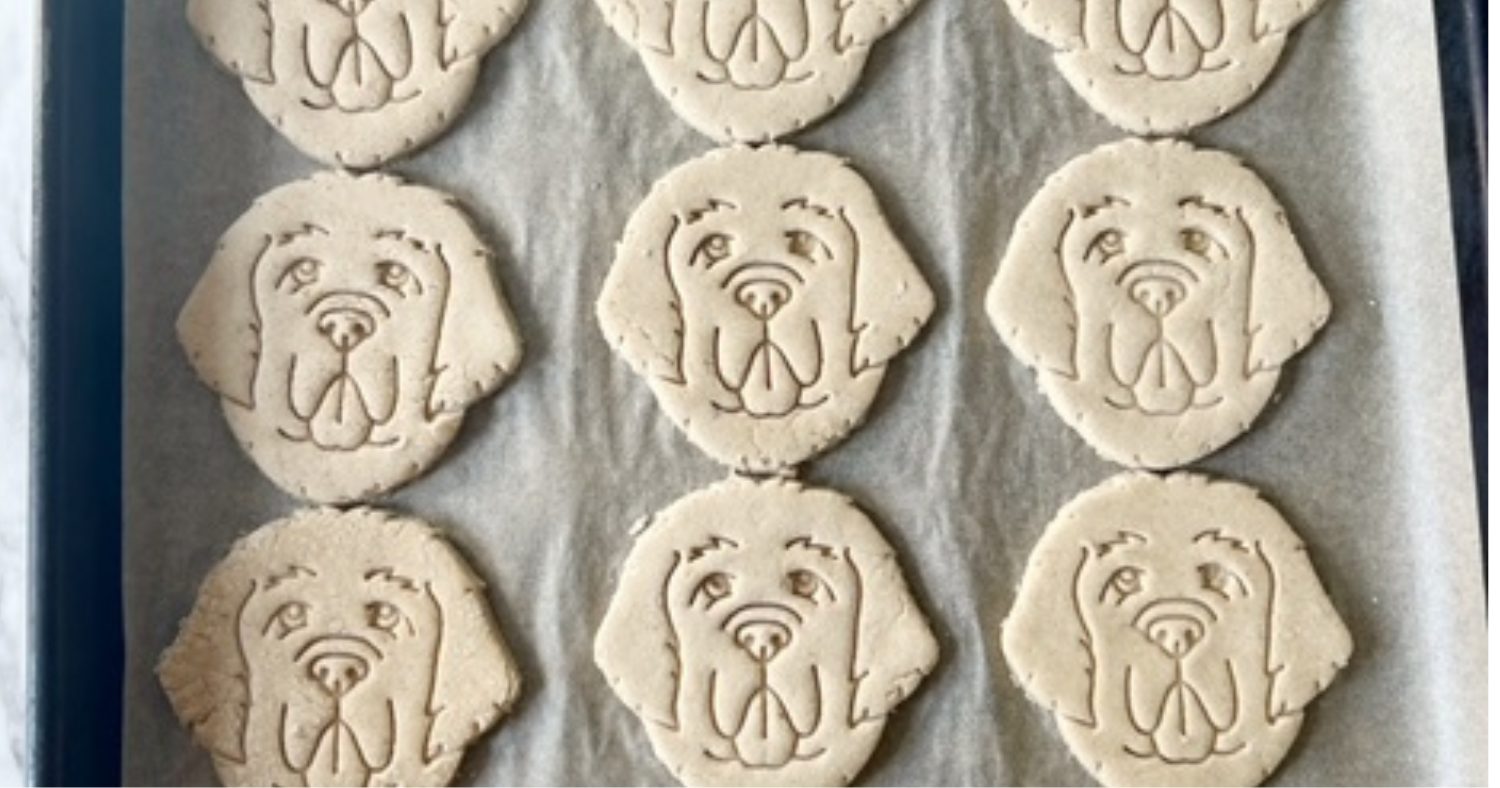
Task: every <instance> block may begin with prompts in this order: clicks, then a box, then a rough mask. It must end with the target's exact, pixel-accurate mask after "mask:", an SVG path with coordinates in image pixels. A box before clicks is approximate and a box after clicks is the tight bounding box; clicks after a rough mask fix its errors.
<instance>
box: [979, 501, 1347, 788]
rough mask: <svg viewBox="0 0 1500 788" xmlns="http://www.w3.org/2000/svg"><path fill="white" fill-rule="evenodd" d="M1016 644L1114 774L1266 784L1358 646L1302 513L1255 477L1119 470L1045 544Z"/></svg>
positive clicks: (1036, 687)
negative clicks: (1265, 495)
mask: <svg viewBox="0 0 1500 788" xmlns="http://www.w3.org/2000/svg"><path fill="white" fill-rule="evenodd" d="M1001 641H1002V643H1001V645H1002V647H1003V649H1004V652H1005V658H1006V661H1007V662H1008V663H1009V664H1010V668H1011V671H1012V673H1013V674H1014V675H1015V677H1016V679H1017V680H1018V681H1019V682H1020V684H1021V686H1022V687H1023V688H1024V689H1025V691H1026V694H1027V695H1028V696H1030V697H1031V699H1032V700H1033V701H1035V702H1037V703H1038V704H1040V705H1042V706H1044V707H1046V708H1047V709H1049V710H1050V711H1052V712H1053V714H1054V715H1055V717H1056V720H1057V724H1058V726H1059V728H1061V730H1062V734H1063V738H1064V739H1065V740H1066V741H1067V743H1068V746H1069V747H1070V748H1072V750H1073V753H1074V755H1076V756H1077V757H1078V759H1079V760H1080V761H1081V762H1082V763H1083V764H1084V766H1085V767H1087V768H1088V770H1089V771H1090V772H1091V773H1093V774H1094V776H1095V777H1097V778H1098V779H1099V780H1100V781H1101V782H1103V783H1104V784H1106V785H1255V784H1258V783H1259V782H1260V781H1261V780H1263V779H1265V778H1266V777H1267V776H1268V775H1269V774H1270V773H1271V772H1272V771H1273V770H1274V769H1275V768H1276V766H1277V764H1279V763H1280V762H1281V760H1282V758H1283V757H1285V755H1286V753H1287V751H1288V749H1290V748H1291V746H1292V742H1293V740H1294V739H1295V738H1296V735H1297V731H1298V729H1299V728H1300V727H1301V725H1302V718H1303V713H1304V709H1305V708H1306V707H1307V705H1308V704H1309V703H1311V702H1312V701H1313V699H1314V698H1316V697H1317V696H1318V695H1319V694H1320V693H1321V692H1322V691H1323V690H1324V689H1325V688H1326V687H1327V686H1328V685H1329V683H1330V682H1331V681H1333V678H1334V676H1335V675H1336V674H1337V673H1338V672H1339V670H1341V669H1342V668H1343V667H1344V666H1345V665H1346V664H1348V661H1349V657H1350V654H1351V653H1352V651H1353V645H1352V642H1351V639H1350V635H1349V630H1348V629H1347V628H1346V627H1345V626H1344V622H1343V621H1342V620H1341V619H1340V618H1339V615H1338V612H1337V611H1336V610H1334V608H1333V605H1332V603H1331V602H1330V601H1329V599H1328V595H1327V594H1326V593H1325V592H1324V591H1323V587H1322V585H1321V584H1320V583H1319V582H1318V577H1317V575H1316V573H1315V572H1314V571H1313V566H1312V563H1311V562H1310V561H1309V560H1308V556H1307V550H1306V548H1305V547H1304V545H1303V544H1302V542H1301V540H1299V539H1298V538H1297V535H1296V534H1294V533H1293V532H1292V530H1291V528H1290V527H1288V526H1287V524H1286V522H1285V521H1284V520H1283V519H1282V518H1281V516H1280V515H1279V514H1278V513H1277V512H1276V510H1275V509H1273V508H1271V506H1270V505H1269V504H1267V503H1266V502H1265V501H1262V500H1261V499H1260V497H1259V495H1258V494H1257V493H1256V492H1255V491H1254V490H1252V489H1250V488H1248V487H1245V486H1243V485H1240V484H1235V483H1233V482H1226V481H1211V480H1209V479H1207V478H1205V477H1203V476H1196V475H1191V474H1176V475H1173V476H1169V477H1166V478H1161V477H1157V476H1154V475H1151V474H1147V473H1139V472H1137V473H1127V474H1121V475H1119V476H1116V477H1115V478H1113V479H1110V480H1109V481H1107V482H1105V483H1104V484H1102V485H1100V486H1099V487H1097V488H1095V489H1093V490H1090V491H1088V492H1086V493H1083V494H1082V495H1079V496H1078V497H1077V498H1076V499H1075V500H1074V501H1073V502H1071V503H1069V504H1068V505H1067V506H1065V507H1063V509H1062V511H1061V512H1059V513H1058V515H1057V518H1056V519H1055V520H1053V522H1052V523H1051V524H1050V525H1048V526H1047V530H1046V531H1045V532H1044V533H1043V535H1042V538H1041V540H1040V541H1039V542H1038V543H1037V546H1036V549H1035V551H1033V553H1032V556H1031V559H1030V560H1029V561H1028V562H1027V564H1026V571H1025V574H1024V576H1023V578H1022V580H1021V588H1020V591H1019V592H1018V593H1017V597H1016V602H1015V607H1014V608H1013V609H1012V610H1011V613H1010V616H1009V618H1007V619H1006V621H1005V624H1004V626H1003V636H1002V638H1001Z"/></svg>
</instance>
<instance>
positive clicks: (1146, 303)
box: [1129, 276, 1187, 317]
mask: <svg viewBox="0 0 1500 788" xmlns="http://www.w3.org/2000/svg"><path fill="white" fill-rule="evenodd" d="M1129 292H1130V300H1132V301H1134V302H1136V303H1137V304H1139V305H1140V307H1141V308H1142V309H1144V310H1146V311H1147V312H1150V313H1151V314H1153V315H1155V316H1157V317H1166V316H1167V315H1168V314H1169V313H1170V312H1171V311H1172V310H1173V309H1176V308H1177V305H1178V304H1180V303H1182V299H1183V298H1185V297H1187V287H1186V286H1184V285H1183V284H1182V283H1181V282H1179V281H1177V280H1176V279H1172V278H1170V277H1166V276H1144V277H1141V278H1140V279H1137V280H1136V281H1134V282H1132V283H1131V285H1130V291H1129Z"/></svg>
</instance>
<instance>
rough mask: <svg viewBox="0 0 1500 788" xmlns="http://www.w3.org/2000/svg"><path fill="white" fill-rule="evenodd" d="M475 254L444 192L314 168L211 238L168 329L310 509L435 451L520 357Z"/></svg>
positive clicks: (255, 450) (471, 236)
mask: <svg viewBox="0 0 1500 788" xmlns="http://www.w3.org/2000/svg"><path fill="white" fill-rule="evenodd" d="M492 264H493V254H492V253H491V252H490V249H489V247H488V245H487V244H486V243H485V242H484V241H483V240H481V239H480V238H479V236H478V235H477V234H476V233H475V231H474V229H473V227H472V226H471V224H470V222H469V219H468V217H467V216H466V215H465V214H464V213H463V211H462V210H461V209H460V208H459V206H458V204H457V202H456V201H454V199H453V198H452V197H449V196H448V195H446V194H443V193H441V192H438V191H436V190H433V189H429V188H425V187H421V186H413V185H409V184H406V183H404V182H402V181H401V180H400V179H398V178H395V177H392V176H389V175H380V174H369V175H358V176H355V175H347V174H344V173H337V172H333V173H321V174H318V175H314V176H312V177H311V178H308V179H305V180H301V181H296V182H294V183H290V184H287V185H285V186H281V187H279V188H277V189H275V190H273V191H271V192H269V193H267V194H265V195H264V196H262V197H261V198H260V199H258V200H256V201H255V204H254V205H253V206H251V208H250V210H248V211H246V212H245V214H244V215H243V216H241V217H240V218H239V219H238V220H237V221H235V223H234V224H233V225H232V226H231V227H230V228H229V230H228V231H227V232H225V234H224V236H223V238H221V239H220V241H219V245H218V248H217V249H216V250H215V252H214V256H213V259H212V260H211V261H210V262H209V264H208V269H207V271H206V272H205V273H204V274H203V278H202V279H200V280H199V282H198V284H197V286H196V287H195V288H194V289H193V292H192V295H191V296H189V298H188V301H187V304H186V305H184V306H183V308H182V313H181V314H180V315H179V317H178V321H177V334H178V339H179V340H180V341H181V343H182V347H183V349H184V350H185V351H186V352H187V355H188V358H189V360H190V361H191V362H192V364H193V367H194V369H195V370H196V371H197V373H198V377H199V378H200V379H201V380H202V381H203V382H204V384H206V385H207V386H208V387H209V388H211V389H213V390H214V391H215V392H216V393H217V394H218V395H219V396H220V398H221V401H222V404H223V409H224V415H225V417H226V418H227V419H228V421H229V426H230V428H231V429H232V430H233V431H234V434H235V436H236V437H237V438H238V439H239V441H240V444H241V445H242V446H243V447H244V449H245V451H246V452H248V453H249V455H250V457H251V458H252V459H253V460H254V461H255V464H256V465H257V466H259V468H260V469H261V471H262V472H264V473H265V474H266V475H267V476H268V477H270V478H271V480H272V481H274V482H275V483H276V484H277V485H278V486H280V487H281V488H282V489H284V490H286V491H287V492H289V493H291V494H293V495H296V496H298V497H300V498H305V499H308V500H312V501H316V502H320V503H347V502H351V501H360V500H367V499H369V498H371V497H373V496H377V495H381V494H383V493H385V492H387V491H389V490H390V489H392V488H394V487H398V486H400V485H402V484H405V483H406V482H408V481H410V480H411V479H413V478H416V477H417V476H418V475H420V474H421V473H422V472H423V471H425V470H426V469H427V468H428V467H429V466H431V465H432V463H434V462H436V461H437V459H438V457H439V456H440V455H441V454H442V451H443V450H444V449H445V448H446V447H447V445H448V443H449V442H450V441H451V440H452V438H453V435H454V433H455V432H457V430H458V427H459V424H460V423H461V422H462V420H463V413H464V410H465V409H467V408H468V407H469V405H471V404H473V403H474V402H475V401H476V400H478V399H479V398H481V397H484V396H486V395H488V394H490V393H491V392H493V391H495V390H496V389H497V388H499V386H500V384H501V383H502V382H503V381H504V380H505V379H506V378H507V377H508V376H509V375H510V373H511V371H512V370H514V369H515V366H516V364H517V363H519V361H520V355H521V344H520V337H519V336H518V335H517V333H516V330H515V327H514V324H513V322H512V320H511V316H510V311H509V308H508V307H507V306H506V303H505V300H504V298H503V297H502V295H501V293H500V290H499V287H498V285H497V284H496V282H495V278H494V275H493V273H492V272H491V267H492Z"/></svg>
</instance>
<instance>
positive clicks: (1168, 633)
mask: <svg viewBox="0 0 1500 788" xmlns="http://www.w3.org/2000/svg"><path fill="white" fill-rule="evenodd" d="M1214 618H1215V616H1214V613H1213V611H1212V610H1210V609H1209V608H1208V607H1207V606H1206V605H1204V604H1203V603H1202V602H1198V601H1196V600H1192V599H1164V600H1159V601H1156V602H1153V603H1151V604H1150V605H1147V606H1146V607H1145V608H1143V609H1142V610H1141V612H1140V615H1139V616H1137V617H1136V627H1137V628H1139V629H1140V630H1141V632H1142V633H1144V634H1145V635H1146V639H1147V640H1150V641H1151V642H1152V643H1154V644H1156V647H1157V648H1159V649H1161V650H1162V651H1163V652H1165V653H1166V654H1167V656H1169V657H1172V658H1174V659H1182V658H1183V657H1185V656H1187V655H1188V653H1189V652H1191V651H1192V650H1193V649H1194V648H1196V647H1197V646H1198V644H1199V643H1202V642H1203V638H1204V637H1205V636H1206V635H1207V634H1208V625H1209V622H1211V621H1213V620H1214Z"/></svg>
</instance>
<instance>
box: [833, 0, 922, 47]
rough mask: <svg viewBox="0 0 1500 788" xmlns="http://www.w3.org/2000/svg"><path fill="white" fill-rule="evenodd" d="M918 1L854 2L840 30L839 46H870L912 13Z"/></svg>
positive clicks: (854, 0) (884, 0)
mask: <svg viewBox="0 0 1500 788" xmlns="http://www.w3.org/2000/svg"><path fill="white" fill-rule="evenodd" d="M914 5H916V0H852V2H850V3H849V4H848V10H847V11H845V12H844V21H843V25H842V26H841V27H840V28H839V45H840V46H841V47H848V46H870V45H872V44H874V43H875V42H876V41H877V40H879V39H880V37H881V36H883V35H885V34H886V33H888V32H890V30H891V28H893V27H895V26H896V24H897V23H898V22H900V21H901V20H902V19H905V18H906V15H907V14H908V13H910V12H911V9H912V6H914Z"/></svg>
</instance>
